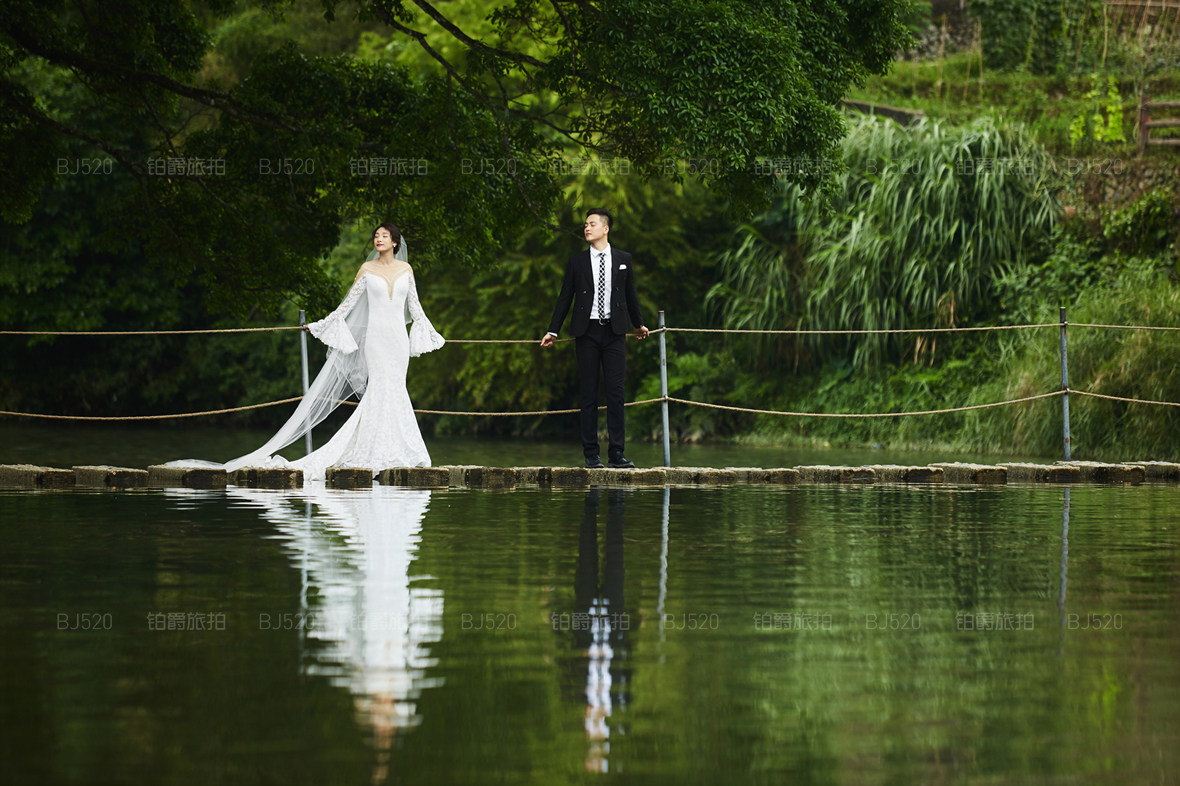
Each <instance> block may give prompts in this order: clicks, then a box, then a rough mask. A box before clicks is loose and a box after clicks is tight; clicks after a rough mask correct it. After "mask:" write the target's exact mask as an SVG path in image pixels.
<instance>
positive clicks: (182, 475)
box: [147, 464, 229, 489]
mask: <svg viewBox="0 0 1180 786" xmlns="http://www.w3.org/2000/svg"><path fill="white" fill-rule="evenodd" d="M147 472H148V486H150V487H152V488H184V489H223V488H225V487H226V484H228V483H229V474H228V473H227V472H226V471H225V470H224V469H211V468H206V467H165V466H161V465H159V464H156V465H154V466H151V467H148V468H147Z"/></svg>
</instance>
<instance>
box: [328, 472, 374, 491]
mask: <svg viewBox="0 0 1180 786" xmlns="http://www.w3.org/2000/svg"><path fill="white" fill-rule="evenodd" d="M324 475H325V477H324V484H325V485H326V486H327V487H328V488H331V489H371V488H373V470H371V469H369V468H368V467H328V469H327V470H325V472H324Z"/></svg>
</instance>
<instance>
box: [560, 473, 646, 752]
mask: <svg viewBox="0 0 1180 786" xmlns="http://www.w3.org/2000/svg"><path fill="white" fill-rule="evenodd" d="M626 494H627V491H626V490H625V489H619V488H609V489H605V490H604V489H599V488H596V487H595V488H591V489H590V490H589V491H587V492H586V496H585V500H584V503H583V510H582V522H581V526H580V528H579V530H578V562H577V568H576V569H575V571H574V609H573V611H572V612H570V613H564V614H561V615H559V617H558V621H559V625H557V626H556V627H558V628H559V629H561V630H568V631H570V633H571V636H572V638H573V643H574V647H575V649H576V652H577V657H575V658H572V659H571V660H570V661H569V662H568V665H567V669H566V674H567V675H568V681H567V684H568V685H570V686H571V688H572V691H571V693H574V692H582V691H584V693H582V697H583V698H584V704H585V719H584V726H585V730H586V740H587V744H588V747H587V751H586V758H585V762H584V765H585V768H586V770H587V771H590V772H608V771H609V770H610V743H611V737H612V734H613V735H614V736H618V735H620V734H622V733H625V728H624V727H623V724H622V715H623V713H624V712H625V711H626V708H627V703H628V699H629V697H630V684H629V683H630V672H631V670H630V668H629V667H626V666H627V661H628V656H629V652H628V638H629V634H630V630H631V625H632V624H637V623H638V620H637V619H636V618H635V616H634V615H632V614H630V613H629V612H628V611H627V609H626V606H625V605H624V596H623V585H624V570H623V528H624V508H625V499H626ZM603 497H605V503H606V504H605V506H603V505H601V503H602V501H603ZM602 507H605V508H606V516H605V518H606V522H605V527H604V538H603V540H604V548H603V553H602V559H601V560H600V559H599V547H598V544H599V537H598V531H599V527H598V519H599V513H600V509H601V508H602ZM579 688H581V691H579ZM571 698H572V697H571ZM574 700H575V701H577V700H578V699H576V698H575V699H574Z"/></svg>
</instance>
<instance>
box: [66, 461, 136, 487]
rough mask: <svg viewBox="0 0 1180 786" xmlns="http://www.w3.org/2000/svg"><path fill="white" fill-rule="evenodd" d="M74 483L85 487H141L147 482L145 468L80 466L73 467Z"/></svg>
mask: <svg viewBox="0 0 1180 786" xmlns="http://www.w3.org/2000/svg"><path fill="white" fill-rule="evenodd" d="M74 478H75V484H76V485H78V486H82V487H85V488H99V489H141V488H146V487H147V484H148V471H147V470H146V469H131V468H129V467H107V466H81V467H74Z"/></svg>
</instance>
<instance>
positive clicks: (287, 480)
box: [229, 467, 303, 489]
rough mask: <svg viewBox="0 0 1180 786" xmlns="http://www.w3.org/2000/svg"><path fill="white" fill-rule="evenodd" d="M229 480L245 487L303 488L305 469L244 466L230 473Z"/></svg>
mask: <svg viewBox="0 0 1180 786" xmlns="http://www.w3.org/2000/svg"><path fill="white" fill-rule="evenodd" d="M229 482H230V483H232V484H233V485H235V486H239V487H241V488H244V489H301V488H303V470H301V469H295V468H294V467H242V468H241V469H235V470H234V471H233V472H231V473H229Z"/></svg>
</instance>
